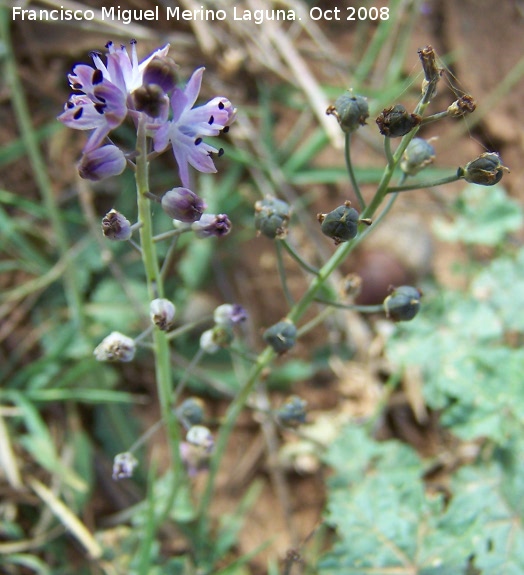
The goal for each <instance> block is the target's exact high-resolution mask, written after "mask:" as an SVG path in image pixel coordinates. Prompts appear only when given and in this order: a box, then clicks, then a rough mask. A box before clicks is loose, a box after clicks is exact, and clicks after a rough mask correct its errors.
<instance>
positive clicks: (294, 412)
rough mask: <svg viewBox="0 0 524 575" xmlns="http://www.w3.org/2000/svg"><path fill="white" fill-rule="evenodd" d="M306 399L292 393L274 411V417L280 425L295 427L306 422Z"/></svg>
mask: <svg viewBox="0 0 524 575" xmlns="http://www.w3.org/2000/svg"><path fill="white" fill-rule="evenodd" d="M306 406H307V401H306V400H305V399H302V398H301V397H298V396H296V395H292V396H291V397H289V398H288V399H287V400H286V402H285V403H284V404H283V405H281V406H280V407H279V408H278V409H277V411H276V412H275V417H276V419H277V421H278V422H279V423H280V424H281V425H285V426H288V427H297V426H298V425H300V424H301V423H305V422H306Z"/></svg>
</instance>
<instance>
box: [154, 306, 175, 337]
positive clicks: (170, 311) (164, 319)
mask: <svg viewBox="0 0 524 575" xmlns="http://www.w3.org/2000/svg"><path fill="white" fill-rule="evenodd" d="M175 311H176V309H175V305H174V304H173V303H172V302H170V301H169V300H168V299H165V298H157V299H154V300H153V301H152V302H151V303H150V304H149V314H150V317H151V321H152V322H153V323H154V324H155V325H156V326H157V327H158V328H159V329H161V330H162V331H167V330H168V329H169V328H170V327H171V326H172V325H173V319H174V318H175Z"/></svg>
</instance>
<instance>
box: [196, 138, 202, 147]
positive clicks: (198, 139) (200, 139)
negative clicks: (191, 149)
mask: <svg viewBox="0 0 524 575" xmlns="http://www.w3.org/2000/svg"><path fill="white" fill-rule="evenodd" d="M201 143H202V138H197V139H196V140H195V146H198V145H200V144H201Z"/></svg>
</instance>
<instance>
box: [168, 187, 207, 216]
mask: <svg viewBox="0 0 524 575" xmlns="http://www.w3.org/2000/svg"><path fill="white" fill-rule="evenodd" d="M162 209H163V210H164V212H166V214H167V215H168V216H169V217H171V218H173V219H174V220H179V221H181V222H185V223H187V224H191V223H193V222H196V221H198V220H199V219H200V218H201V217H202V214H203V212H204V210H205V209H206V203H205V202H204V200H203V199H202V198H200V197H199V196H197V195H196V194H195V192H192V191H191V190H189V189H188V188H173V189H172V190H169V192H166V193H165V194H164V195H163V196H162Z"/></svg>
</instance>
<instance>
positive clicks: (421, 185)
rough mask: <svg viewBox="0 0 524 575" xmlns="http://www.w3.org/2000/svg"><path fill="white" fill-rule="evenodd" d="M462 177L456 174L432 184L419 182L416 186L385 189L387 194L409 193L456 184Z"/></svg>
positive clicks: (434, 181)
mask: <svg viewBox="0 0 524 575" xmlns="http://www.w3.org/2000/svg"><path fill="white" fill-rule="evenodd" d="M461 178H462V176H459V175H458V174H453V175H452V176H447V177H445V178H441V179H440V180H433V181H432V182H419V183H417V184H411V185H409V186H400V185H399V186H390V187H389V188H388V189H387V193H388V194H392V193H397V192H409V191H411V190H421V189H424V188H434V187H435V186H443V185H444V184H451V183H452V182H457V181H458V180H460V179H461Z"/></svg>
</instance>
